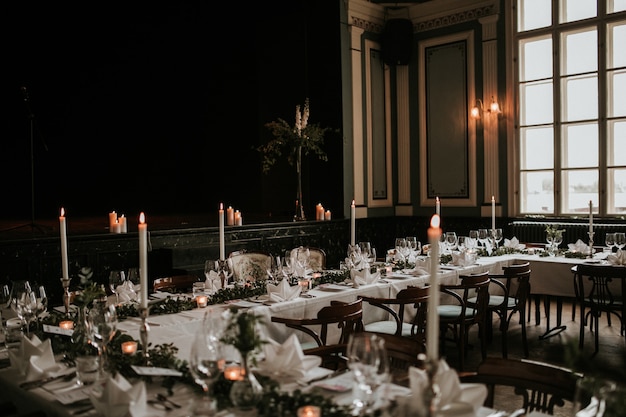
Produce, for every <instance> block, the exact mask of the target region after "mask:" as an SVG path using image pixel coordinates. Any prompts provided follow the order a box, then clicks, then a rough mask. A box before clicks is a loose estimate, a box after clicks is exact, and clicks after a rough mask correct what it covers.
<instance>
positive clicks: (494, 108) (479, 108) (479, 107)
mask: <svg viewBox="0 0 626 417" xmlns="http://www.w3.org/2000/svg"><path fill="white" fill-rule="evenodd" d="M484 112H487V113H488V114H491V113H494V114H498V113H502V111H501V110H500V105H499V104H498V102H497V101H496V100H495V99H494V98H493V97H491V104H490V105H489V107H488V108H486V109H485V108H484V106H483V102H482V100H481V99H478V100H476V106H474V107H472V110H471V111H470V115H471V116H472V118H473V119H480V115H481V114H482V113H484Z"/></svg>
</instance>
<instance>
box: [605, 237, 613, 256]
mask: <svg viewBox="0 0 626 417" xmlns="http://www.w3.org/2000/svg"><path fill="white" fill-rule="evenodd" d="M604 245H605V246H606V247H607V249H608V252H609V253H610V252H613V246H615V233H607V234H605V235H604Z"/></svg>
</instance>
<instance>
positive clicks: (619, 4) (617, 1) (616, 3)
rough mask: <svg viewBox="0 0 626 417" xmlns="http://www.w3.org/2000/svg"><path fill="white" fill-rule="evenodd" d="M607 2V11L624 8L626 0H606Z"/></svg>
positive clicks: (625, 8)
mask: <svg viewBox="0 0 626 417" xmlns="http://www.w3.org/2000/svg"><path fill="white" fill-rule="evenodd" d="M608 3H609V4H608V6H607V8H606V10H608V12H609V13H615V12H621V11H623V10H626V0H608Z"/></svg>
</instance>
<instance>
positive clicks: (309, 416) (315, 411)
mask: <svg viewBox="0 0 626 417" xmlns="http://www.w3.org/2000/svg"><path fill="white" fill-rule="evenodd" d="M321 415H322V412H321V410H320V408H319V407H317V406H315V405H304V406H302V407H300V408H298V417H320V416H321Z"/></svg>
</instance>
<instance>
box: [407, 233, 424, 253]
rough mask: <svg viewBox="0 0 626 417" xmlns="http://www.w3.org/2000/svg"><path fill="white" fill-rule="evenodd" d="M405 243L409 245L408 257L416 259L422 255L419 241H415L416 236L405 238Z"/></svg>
mask: <svg viewBox="0 0 626 417" xmlns="http://www.w3.org/2000/svg"><path fill="white" fill-rule="evenodd" d="M406 242H407V244H408V245H409V248H410V249H411V252H410V254H409V256H412V257H413V258H416V257H417V256H418V255H420V254H421V253H422V243H421V242H420V241H419V240H417V237H416V236H407V237H406Z"/></svg>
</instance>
